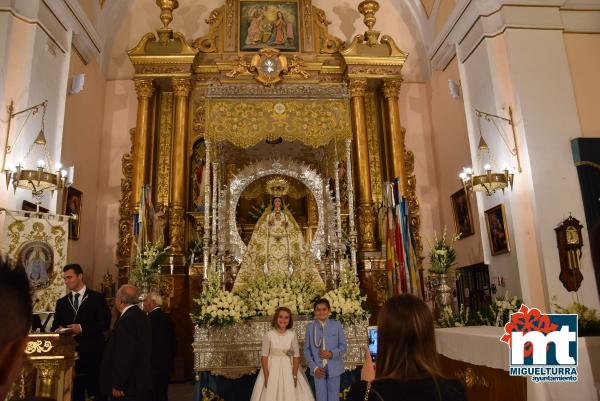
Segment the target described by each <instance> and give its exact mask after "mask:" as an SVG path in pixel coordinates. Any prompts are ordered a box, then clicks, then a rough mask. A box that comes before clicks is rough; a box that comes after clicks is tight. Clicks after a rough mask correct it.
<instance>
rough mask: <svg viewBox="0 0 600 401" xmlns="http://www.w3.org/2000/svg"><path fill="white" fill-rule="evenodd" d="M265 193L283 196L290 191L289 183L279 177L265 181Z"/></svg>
mask: <svg viewBox="0 0 600 401" xmlns="http://www.w3.org/2000/svg"><path fill="white" fill-rule="evenodd" d="M266 187H267V193H268V194H269V195H271V196H284V195H285V194H287V192H288V190H289V189H290V183H289V181H288V180H287V179H285V178H283V177H281V176H275V177H273V178H269V179H268V180H267V185H266Z"/></svg>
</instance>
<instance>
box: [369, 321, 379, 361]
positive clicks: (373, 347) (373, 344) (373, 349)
mask: <svg viewBox="0 0 600 401" xmlns="http://www.w3.org/2000/svg"><path fill="white" fill-rule="evenodd" d="M367 336H368V338H369V353H370V354H371V360H372V361H373V362H375V361H376V360H377V326H369V327H368V328H367Z"/></svg>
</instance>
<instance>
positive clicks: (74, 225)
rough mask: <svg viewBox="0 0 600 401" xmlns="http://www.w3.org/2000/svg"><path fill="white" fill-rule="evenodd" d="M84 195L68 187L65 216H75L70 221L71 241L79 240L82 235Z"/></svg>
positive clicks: (64, 207) (64, 198)
mask: <svg viewBox="0 0 600 401" xmlns="http://www.w3.org/2000/svg"><path fill="white" fill-rule="evenodd" d="M82 198H83V193H82V192H81V191H80V190H78V189H75V188H73V187H68V188H67V189H66V191H65V195H64V196H63V214H65V215H67V216H71V215H72V216H74V217H75V218H74V219H70V220H69V239H72V240H78V239H79V236H80V235H81V206H82V205H81V201H82Z"/></svg>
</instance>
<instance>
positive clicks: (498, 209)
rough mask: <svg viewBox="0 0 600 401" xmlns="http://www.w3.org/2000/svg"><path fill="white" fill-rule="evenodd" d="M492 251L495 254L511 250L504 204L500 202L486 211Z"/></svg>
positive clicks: (486, 222)
mask: <svg viewBox="0 0 600 401" xmlns="http://www.w3.org/2000/svg"><path fill="white" fill-rule="evenodd" d="M484 214H485V224H486V226H487V233H488V240H489V243H490V251H491V252H492V255H493V256H496V255H502V254H503V253H509V252H510V238H509V236H508V223H507V221H506V213H505V212H504V205H503V204H499V205H497V206H494V207H493V208H490V209H488V210H486V211H485V212H484Z"/></svg>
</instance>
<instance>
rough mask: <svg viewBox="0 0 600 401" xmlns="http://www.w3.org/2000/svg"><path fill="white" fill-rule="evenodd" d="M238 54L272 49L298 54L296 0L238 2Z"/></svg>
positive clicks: (243, 0)
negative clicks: (239, 51) (296, 52)
mask: <svg viewBox="0 0 600 401" xmlns="http://www.w3.org/2000/svg"><path fill="white" fill-rule="evenodd" d="M239 15H240V22H239V23H240V25H239V33H240V35H239V41H240V50H241V51H256V50H259V49H262V48H265V47H272V48H275V49H278V50H281V51H298V50H299V45H298V3H297V2H296V1H272V0H271V1H268V0H262V1H245V0H242V1H240V13H239Z"/></svg>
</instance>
